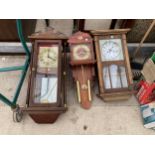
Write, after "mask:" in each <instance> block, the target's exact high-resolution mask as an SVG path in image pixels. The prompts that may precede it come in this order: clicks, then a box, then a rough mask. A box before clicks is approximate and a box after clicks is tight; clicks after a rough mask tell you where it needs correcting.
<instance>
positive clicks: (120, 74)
mask: <svg viewBox="0 0 155 155" xmlns="http://www.w3.org/2000/svg"><path fill="white" fill-rule="evenodd" d="M103 78H104V86H105V89H112V88H113V89H116V88H126V87H128V84H127V77H126V72H125V67H123V66H118V65H110V66H106V67H103Z"/></svg>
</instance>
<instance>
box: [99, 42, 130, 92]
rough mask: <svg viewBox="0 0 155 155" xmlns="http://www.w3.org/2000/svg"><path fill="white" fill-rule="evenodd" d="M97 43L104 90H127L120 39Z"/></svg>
mask: <svg viewBox="0 0 155 155" xmlns="http://www.w3.org/2000/svg"><path fill="white" fill-rule="evenodd" d="M99 43H100V52H101V53H100V54H101V61H102V64H103V71H102V72H103V82H104V87H105V89H120V88H128V81H127V75H126V68H125V62H124V55H123V48H122V41H121V39H102V40H100V41H99Z"/></svg>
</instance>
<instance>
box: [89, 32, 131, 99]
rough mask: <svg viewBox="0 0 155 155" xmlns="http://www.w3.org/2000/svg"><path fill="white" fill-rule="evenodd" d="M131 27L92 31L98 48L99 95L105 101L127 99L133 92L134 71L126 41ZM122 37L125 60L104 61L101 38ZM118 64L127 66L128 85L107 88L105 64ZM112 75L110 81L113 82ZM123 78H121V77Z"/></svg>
mask: <svg viewBox="0 0 155 155" xmlns="http://www.w3.org/2000/svg"><path fill="white" fill-rule="evenodd" d="M129 30H130V29H115V30H93V31H91V33H92V35H93V36H94V41H95V49H96V57H97V68H98V78H99V95H98V96H99V97H101V98H102V99H103V100H104V101H117V100H126V99H129V97H130V96H131V94H132V89H131V86H132V83H133V81H132V72H131V68H130V62H129V55H128V49H127V42H126V33H127V32H128V31H129ZM111 38H113V39H120V40H121V44H122V52H123V57H124V59H123V60H120V61H102V58H101V48H100V40H102V39H111ZM112 64H114V65H117V66H123V67H124V68H125V73H126V78H127V85H128V86H127V87H126V88H123V87H122V88H117V89H114V88H112V84H111V89H106V88H105V83H104V82H105V81H104V80H105V79H104V76H103V68H104V67H105V66H107V67H108V69H109V66H110V65H112ZM111 78H112V77H110V83H111ZM120 79H121V78H120Z"/></svg>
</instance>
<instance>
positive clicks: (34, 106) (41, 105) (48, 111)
mask: <svg viewBox="0 0 155 155" xmlns="http://www.w3.org/2000/svg"><path fill="white" fill-rule="evenodd" d="M29 38H30V39H31V40H32V44H33V49H32V58H31V67H30V72H31V74H30V79H29V88H28V104H27V105H28V106H27V112H28V113H29V115H30V116H31V117H32V119H33V120H34V121H35V122H37V123H53V122H55V120H56V119H57V117H58V116H59V115H60V114H61V113H62V112H64V111H65V110H66V101H65V97H66V94H65V92H66V91H65V76H66V74H65V72H66V71H65V63H66V57H65V55H66V54H65V51H64V50H63V47H64V46H65V42H64V41H65V40H67V37H66V36H65V35H63V34H62V33H59V32H56V31H55V30H54V29H51V28H48V29H47V30H46V31H45V32H39V33H35V34H33V35H31V36H30V37H29Z"/></svg>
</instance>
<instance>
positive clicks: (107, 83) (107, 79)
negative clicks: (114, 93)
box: [103, 67, 111, 89]
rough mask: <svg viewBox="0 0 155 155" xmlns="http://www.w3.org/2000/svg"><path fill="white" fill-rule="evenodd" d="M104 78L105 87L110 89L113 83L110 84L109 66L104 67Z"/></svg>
mask: <svg viewBox="0 0 155 155" xmlns="http://www.w3.org/2000/svg"><path fill="white" fill-rule="evenodd" d="M103 79H104V87H105V89H110V88H111V84H110V76H109V69H108V67H104V68H103Z"/></svg>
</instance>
